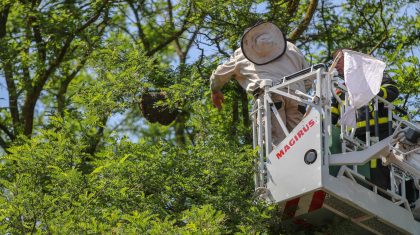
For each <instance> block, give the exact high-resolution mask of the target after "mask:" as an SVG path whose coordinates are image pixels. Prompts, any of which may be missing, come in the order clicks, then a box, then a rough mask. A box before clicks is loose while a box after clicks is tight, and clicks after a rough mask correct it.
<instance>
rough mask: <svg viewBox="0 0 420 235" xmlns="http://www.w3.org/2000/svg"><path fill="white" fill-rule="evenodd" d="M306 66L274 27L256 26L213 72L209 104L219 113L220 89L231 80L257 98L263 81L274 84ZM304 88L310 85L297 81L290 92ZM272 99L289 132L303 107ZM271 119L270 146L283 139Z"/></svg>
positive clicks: (282, 134)
mask: <svg viewBox="0 0 420 235" xmlns="http://www.w3.org/2000/svg"><path fill="white" fill-rule="evenodd" d="M307 67H308V65H307V63H306V61H305V58H304V56H303V55H302V53H301V52H300V51H299V49H298V48H297V47H296V46H295V45H294V44H292V43H291V42H288V41H286V38H285V36H284V34H283V33H282V31H281V30H280V29H279V28H278V27H277V26H276V25H275V24H273V23H271V22H263V23H259V24H257V25H255V26H253V27H251V28H250V29H247V30H246V31H245V33H244V35H243V37H242V40H241V47H240V48H238V49H237V50H236V51H235V52H234V54H233V55H232V56H231V58H230V59H229V60H228V61H227V62H225V63H223V64H222V65H219V66H218V67H217V69H216V70H215V71H213V73H212V75H211V77H210V86H211V91H212V102H213V104H214V106H215V107H216V108H218V109H219V110H220V109H221V108H222V103H223V102H224V96H223V93H222V91H221V89H222V87H223V86H224V85H225V84H226V83H227V82H228V81H229V80H230V79H231V78H234V79H235V80H237V81H238V82H239V84H240V85H241V86H242V87H243V88H244V89H245V90H246V91H247V92H249V93H251V94H253V95H254V97H258V96H259V95H262V94H263V91H262V90H261V89H260V88H259V85H260V83H261V82H262V81H263V80H265V79H268V80H272V81H273V83H276V82H278V81H280V80H281V79H282V78H283V77H285V76H288V75H290V74H293V73H295V72H298V71H300V70H302V69H305V68H307ZM305 85H306V86H307V87H308V86H310V85H311V84H304V83H303V82H299V83H296V84H293V85H291V86H290V89H292V90H300V91H302V92H305ZM272 99H273V101H274V103H275V106H276V108H277V109H278V111H279V113H280V117H281V118H282V120H283V122H284V123H285V124H286V127H287V129H288V130H289V131H291V130H292V129H293V128H294V127H295V126H296V125H297V124H298V123H299V122H300V121H301V120H302V117H303V113H304V110H305V108H304V107H302V106H299V104H298V102H297V101H295V100H293V99H289V98H285V97H283V96H280V95H273V96H272ZM271 120H272V121H271V123H272V139H273V143H274V144H278V143H280V142H281V141H282V140H283V139H284V138H285V134H284V133H283V131H282V129H281V127H280V124H279V123H278V122H277V120H275V116H274V115H273V114H272V115H271Z"/></svg>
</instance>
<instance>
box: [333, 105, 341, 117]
mask: <svg viewBox="0 0 420 235" xmlns="http://www.w3.org/2000/svg"><path fill="white" fill-rule="evenodd" d="M331 113H334V114H337V115H340V109H338V108H336V107H334V106H333V107H331Z"/></svg>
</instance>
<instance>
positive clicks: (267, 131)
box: [264, 85, 272, 157]
mask: <svg viewBox="0 0 420 235" xmlns="http://www.w3.org/2000/svg"><path fill="white" fill-rule="evenodd" d="M269 89H270V86H268V85H266V86H264V114H265V126H264V129H265V155H266V156H267V157H268V155H269V154H270V153H271V149H272V139H271V109H270V103H269V99H268V97H269V96H270V93H269Z"/></svg>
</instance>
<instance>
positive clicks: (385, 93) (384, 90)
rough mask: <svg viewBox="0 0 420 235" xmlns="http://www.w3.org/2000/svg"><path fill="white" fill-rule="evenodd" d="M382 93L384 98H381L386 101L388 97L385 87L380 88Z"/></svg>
mask: <svg viewBox="0 0 420 235" xmlns="http://www.w3.org/2000/svg"><path fill="white" fill-rule="evenodd" d="M381 90H382V92H383V93H384V96H383V97H382V98H384V99H386V98H387V97H388V92H387V91H386V89H385V86H383V87H381Z"/></svg>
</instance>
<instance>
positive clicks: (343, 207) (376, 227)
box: [324, 193, 405, 235]
mask: <svg viewBox="0 0 420 235" xmlns="http://www.w3.org/2000/svg"><path fill="white" fill-rule="evenodd" d="M324 204H325V205H327V206H329V207H331V208H333V209H334V210H337V211H338V212H340V213H342V214H343V215H346V216H348V217H349V218H351V219H354V220H356V219H357V218H362V217H365V216H369V214H367V213H365V212H363V211H362V210H359V209H357V208H356V207H353V206H350V205H349V204H348V203H346V202H344V201H342V200H340V199H338V198H336V197H335V196H333V195H331V194H329V193H327V195H326V197H325V201H324ZM353 222H355V221H353ZM355 223H356V224H360V225H364V226H365V227H369V228H370V229H372V230H373V231H375V232H376V233H378V234H387V235H388V234H389V235H399V234H405V233H402V232H401V231H400V230H397V229H395V228H393V227H391V226H390V225H388V224H386V223H384V222H382V221H381V220H379V219H378V218H377V217H372V218H369V219H366V220H364V221H360V222H355Z"/></svg>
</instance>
